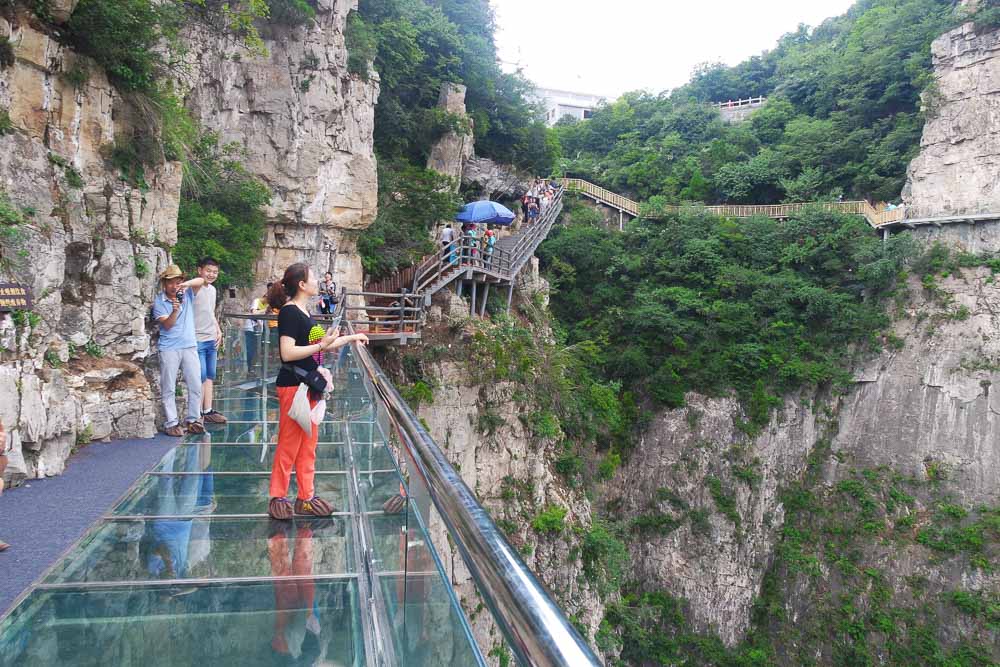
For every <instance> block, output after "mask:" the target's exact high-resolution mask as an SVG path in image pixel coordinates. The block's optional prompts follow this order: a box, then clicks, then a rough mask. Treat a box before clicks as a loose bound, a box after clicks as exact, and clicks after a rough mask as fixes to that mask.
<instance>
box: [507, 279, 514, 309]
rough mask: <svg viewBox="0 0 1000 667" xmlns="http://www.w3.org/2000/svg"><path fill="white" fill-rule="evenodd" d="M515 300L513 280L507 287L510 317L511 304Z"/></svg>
mask: <svg viewBox="0 0 1000 667" xmlns="http://www.w3.org/2000/svg"><path fill="white" fill-rule="evenodd" d="M513 299H514V281H513V279H512V280H511V281H510V284H509V285H507V314H508V315H510V302H511V301H513Z"/></svg>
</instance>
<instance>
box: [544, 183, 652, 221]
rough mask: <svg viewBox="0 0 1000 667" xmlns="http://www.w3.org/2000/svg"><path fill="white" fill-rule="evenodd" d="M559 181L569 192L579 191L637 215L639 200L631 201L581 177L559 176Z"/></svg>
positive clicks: (634, 215)
mask: <svg viewBox="0 0 1000 667" xmlns="http://www.w3.org/2000/svg"><path fill="white" fill-rule="evenodd" d="M559 182H560V183H561V184H562V185H563V187H565V188H566V189H567V190H569V191H571V192H579V193H581V194H584V195H587V196H588V197H590V198H592V199H596V200H597V201H599V202H601V203H602V204H606V205H608V206H612V207H614V208H617V209H618V210H619V211H624V212H625V213H628V214H629V215H631V216H632V217H638V216H639V202H636V201H632V200H631V199H629V198H628V197H623V196H621V195H620V194H617V193H615V192H612V191H611V190H608V189H606V188H602V187H601V186H599V185H594V184H593V183H590V182H589V181H585V180H583V179H582V178H560V179H559Z"/></svg>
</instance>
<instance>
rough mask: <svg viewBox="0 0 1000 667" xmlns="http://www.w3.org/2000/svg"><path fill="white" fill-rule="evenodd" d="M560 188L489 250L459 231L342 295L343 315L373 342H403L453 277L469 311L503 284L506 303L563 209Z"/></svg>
mask: <svg viewBox="0 0 1000 667" xmlns="http://www.w3.org/2000/svg"><path fill="white" fill-rule="evenodd" d="M563 191H564V190H563V189H562V188H560V189H559V190H557V192H556V195H555V197H554V198H553V199H552V202H551V203H550V204H549V205H548V207H547V208H546V209H545V212H544V213H542V215H541V216H539V218H538V219H537V220H536V221H535V222H533V223H530V224H524V223H522V226H521V228H520V229H519V230H518V231H517V232H515V233H514V234H511V235H510V236H505V237H503V238H501V239H500V240H498V241H497V244H496V246H495V247H494V250H493V253H492V254H489V255H485V254H483V252H482V250H481V249H480V247H479V243H478V241H479V239H471V238H467V237H460V238H458V239H456V240H454V241H452V242H451V243H450V244H448V245H447V246H444V247H443V248H441V250H439V251H437V252H435V253H432V254H430V255H427V256H426V257H424V258H423V259H422V260H420V262H418V263H417V264H416V265H414V266H412V267H409V268H407V269H403V270H402V271H398V272H396V273H394V274H393V275H391V276H389V277H387V278H385V279H383V280H380V281H377V282H372V283H368V284H366V285H365V289H364V291H363V292H353V293H348V294H347V295H346V301H347V304H348V305H347V306H346V311H347V314H346V319H348V320H350V321H351V324H352V325H353V326H354V327H355V329H357V330H358V331H362V332H365V333H367V334H368V337H369V338H370V339H371V340H372V341H373V342H391V343H399V344H402V345H405V344H406V342H407V341H408V340H411V339H415V338H420V330H421V328H422V326H423V321H424V315H425V311H426V309H427V307H428V306H429V305H430V302H431V297H432V296H434V295H435V294H436V293H437V292H439V291H440V290H442V289H444V288H445V287H448V286H449V285H451V284H452V283H455V282H456V281H457V283H458V287H457V291H458V294H459V296H461V295H462V292H463V290H464V289H465V288H466V287H468V289H469V291H470V297H471V304H470V315H474V314H476V313H478V314H480V315H483V314H485V312H486V302H487V300H488V299H489V294H490V290H491V288H502V289H506V292H507V294H506V296H507V308H508V309H509V308H510V301H511V297H512V293H513V290H514V282H515V281H516V280H517V276H518V274H519V273H520V272H521V269H522V268H524V265H525V264H527V262H528V260H529V259H531V256H532V255H534V254H535V250H536V249H537V248H538V246H539V244H541V242H542V241H544V240H545V238H546V237H547V236H548V234H549V231H550V230H551V229H552V225H553V224H554V223H555V221H556V219H557V218H558V217H559V213H560V212H561V211H562V194H563Z"/></svg>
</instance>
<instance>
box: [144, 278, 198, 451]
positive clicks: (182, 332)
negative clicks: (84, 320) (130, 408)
mask: <svg viewBox="0 0 1000 667" xmlns="http://www.w3.org/2000/svg"><path fill="white" fill-rule="evenodd" d="M204 284H205V281H204V279H203V278H193V279H192V280H188V281H187V282H185V281H184V273H183V272H182V271H181V270H180V267H178V266H177V265H176V264H171V265H170V266H168V267H167V268H166V269H165V270H164V271H163V273H161V274H160V285H161V286H162V288H163V291H161V292H160V293H159V294H157V295H156V298H155V299H153V319H155V320H156V321H157V323H158V324H159V325H160V342H159V349H160V397H161V399H162V400H163V412H164V415H165V420H164V422H163V432H164V433H166V434H167V435H172V436H176V437H180V436H183V435H184V429H183V428H181V425H180V421H179V420H178V418H177V401H176V389H177V371H178V370H183V372H184V380H185V383H186V384H187V424H186V425H187V432H188V433H204V432H205V427H204V426H203V425H202V423H201V362H200V361H199V359H198V341H197V340H196V339H195V334H194V299H193V298H192V297H190V296H189V297H188V298H187V299H185V298H184V296H185V295H184V290H185V289H186V288H188V287H190V288H191V289H192V290H193V291H197V290H199V289H201V287H203V286H204Z"/></svg>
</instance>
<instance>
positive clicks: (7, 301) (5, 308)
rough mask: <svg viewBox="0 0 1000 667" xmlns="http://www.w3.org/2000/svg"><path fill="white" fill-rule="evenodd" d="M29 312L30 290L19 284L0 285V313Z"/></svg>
mask: <svg viewBox="0 0 1000 667" xmlns="http://www.w3.org/2000/svg"><path fill="white" fill-rule="evenodd" d="M12 310H31V288H30V287H28V286H27V285H21V284H20V283H0V313H9V312H10V311H12Z"/></svg>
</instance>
